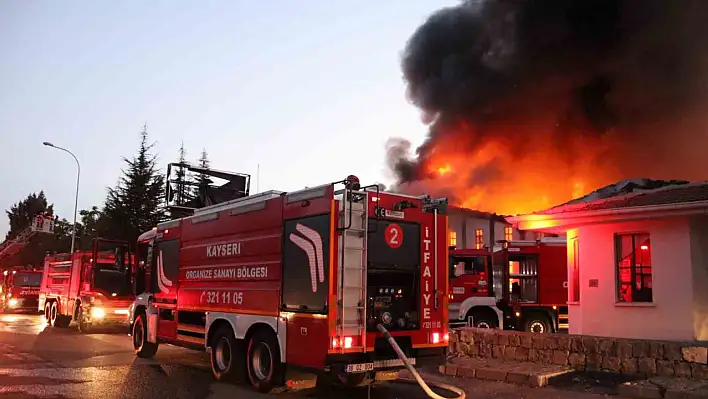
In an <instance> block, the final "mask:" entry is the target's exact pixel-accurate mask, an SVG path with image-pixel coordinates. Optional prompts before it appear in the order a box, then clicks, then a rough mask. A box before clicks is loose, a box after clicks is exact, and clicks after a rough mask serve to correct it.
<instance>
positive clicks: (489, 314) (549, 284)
mask: <svg viewBox="0 0 708 399" xmlns="http://www.w3.org/2000/svg"><path fill="white" fill-rule="evenodd" d="M499 243H500V244H502V246H501V248H497V250H496V251H491V250H490V249H489V248H484V249H451V250H450V276H451V279H450V292H449V294H450V318H451V322H450V324H451V325H453V326H455V325H469V326H474V327H479V328H499V327H500V326H501V327H502V328H503V329H514V330H524V331H530V332H537V333H544V332H554V331H560V330H567V328H568V307H567V298H568V285H567V280H568V279H567V266H566V265H567V253H566V241H565V238H552V237H548V238H539V239H538V240H533V241H522V240H517V241H499Z"/></svg>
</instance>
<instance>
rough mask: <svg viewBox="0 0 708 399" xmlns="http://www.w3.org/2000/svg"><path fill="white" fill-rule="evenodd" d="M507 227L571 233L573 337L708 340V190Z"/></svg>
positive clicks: (591, 206)
mask: <svg viewBox="0 0 708 399" xmlns="http://www.w3.org/2000/svg"><path fill="white" fill-rule="evenodd" d="M507 220H508V221H509V222H511V223H513V224H514V226H515V227H518V228H521V229H524V230H526V229H528V230H535V231H539V232H552V233H558V232H565V233H567V242H568V281H569V290H568V295H569V306H568V311H569V318H570V330H569V332H570V333H571V334H584V335H593V336H606V337H618V338H639V339H661V340H681V341H690V340H708V183H695V184H686V185H672V186H667V187H664V188H659V189H654V190H649V191H639V192H634V193H630V194H627V195H621V196H615V197H611V198H606V199H595V200H591V201H589V202H580V203H572V204H566V205H561V206H558V207H555V208H551V209H548V210H546V211H543V212H538V213H535V214H528V215H521V216H515V217H509V218H507ZM655 282H656V285H654V283H655Z"/></svg>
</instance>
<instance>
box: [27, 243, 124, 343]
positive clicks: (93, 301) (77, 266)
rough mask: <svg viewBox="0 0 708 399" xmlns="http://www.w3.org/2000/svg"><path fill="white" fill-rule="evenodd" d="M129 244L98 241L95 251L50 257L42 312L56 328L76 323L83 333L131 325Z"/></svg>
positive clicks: (44, 276)
mask: <svg viewBox="0 0 708 399" xmlns="http://www.w3.org/2000/svg"><path fill="white" fill-rule="evenodd" d="M131 259H132V256H131V254H130V251H129V247H128V243H126V242H123V241H111V240H105V239H101V238H96V239H94V241H93V250H92V251H75V252H74V253H73V254H69V253H64V254H47V256H46V257H45V258H44V273H43V274H42V283H41V288H40V292H39V303H38V309H39V310H40V312H41V311H43V312H44V317H45V318H46V320H47V322H48V323H49V325H50V326H52V327H68V326H69V324H70V323H71V322H72V321H76V322H77V324H78V327H79V330H80V331H83V332H86V331H89V330H90V329H91V327H94V326H97V325H106V324H121V323H122V324H127V322H128V307H129V306H130V304H131V303H132V302H133V299H134V298H135V296H134V295H133V290H132V282H131V280H132V274H131V271H132V267H131Z"/></svg>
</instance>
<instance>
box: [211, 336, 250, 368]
mask: <svg viewBox="0 0 708 399" xmlns="http://www.w3.org/2000/svg"><path fill="white" fill-rule="evenodd" d="M210 346H211V372H212V374H214V378H215V379H216V380H217V381H228V382H240V380H242V377H243V364H244V362H243V351H241V350H239V348H240V346H239V342H238V341H236V338H235V337H234V333H233V331H232V330H231V327H229V326H221V327H219V329H218V330H217V331H216V333H214V336H212V338H211V342H210Z"/></svg>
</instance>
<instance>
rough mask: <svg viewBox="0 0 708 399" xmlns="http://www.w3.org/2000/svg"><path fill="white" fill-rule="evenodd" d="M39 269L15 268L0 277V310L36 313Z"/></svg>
mask: <svg viewBox="0 0 708 399" xmlns="http://www.w3.org/2000/svg"><path fill="white" fill-rule="evenodd" d="M41 281H42V271H41V269H35V268H33V267H32V266H31V265H30V266H26V267H22V266H16V267H12V268H10V269H7V270H5V271H3V272H2V275H0V309H2V310H3V311H4V312H14V311H37V301H38V298H39V284H40V283H41Z"/></svg>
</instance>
